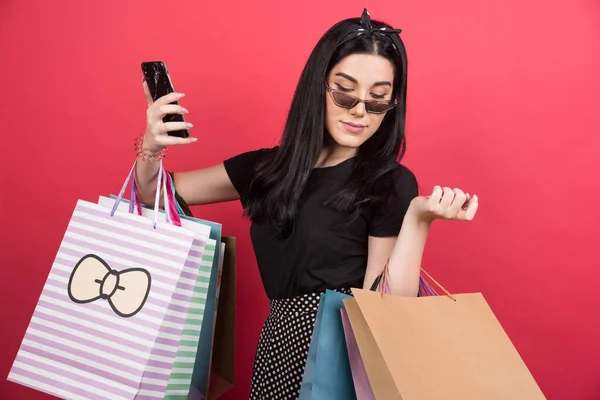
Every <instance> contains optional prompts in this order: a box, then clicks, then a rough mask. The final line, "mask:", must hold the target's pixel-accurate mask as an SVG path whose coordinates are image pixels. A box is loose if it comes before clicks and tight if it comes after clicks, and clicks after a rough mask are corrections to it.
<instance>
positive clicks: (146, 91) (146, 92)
mask: <svg viewBox="0 0 600 400" xmlns="http://www.w3.org/2000/svg"><path fill="white" fill-rule="evenodd" d="M142 87H143V88H144V96H145V97H146V101H147V102H148V107H150V106H151V105H152V104H153V103H154V100H152V95H151V94H150V89H149V88H148V82H146V80H145V79H144V80H143V81H142Z"/></svg>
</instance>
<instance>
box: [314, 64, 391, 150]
mask: <svg viewBox="0 0 600 400" xmlns="http://www.w3.org/2000/svg"><path fill="white" fill-rule="evenodd" d="M327 84H328V85H329V87H330V88H331V89H332V90H333V91H334V92H342V93H344V94H348V95H351V96H354V97H356V98H358V99H361V100H386V101H391V100H392V88H393V85H394V67H393V65H392V63H391V62H390V61H388V60H387V59H386V58H384V57H381V56H377V55H372V54H352V55H350V56H348V57H346V58H343V59H342V60H341V61H340V62H339V63H338V64H337V65H336V66H335V67H333V69H332V70H331V72H330V73H329V76H328V78H327ZM332 95H333V93H332V92H331V91H329V92H326V95H325V120H326V127H327V131H328V132H329V134H330V135H331V138H332V139H333V140H334V142H335V143H336V144H337V145H338V146H341V147H346V148H352V149H357V148H358V147H360V146H361V145H362V144H363V143H364V142H365V141H367V140H368V139H369V138H370V137H371V136H373V134H374V133H375V132H376V131H377V129H378V128H379V126H380V125H381V121H383V118H384V117H385V113H383V114H374V113H370V112H367V111H366V110H365V104H364V103H362V102H359V103H358V104H357V105H356V106H354V107H353V108H352V109H347V108H343V107H340V106H338V105H337V104H336V103H335V101H334V99H333V96H332ZM338 103H340V101H338Z"/></svg>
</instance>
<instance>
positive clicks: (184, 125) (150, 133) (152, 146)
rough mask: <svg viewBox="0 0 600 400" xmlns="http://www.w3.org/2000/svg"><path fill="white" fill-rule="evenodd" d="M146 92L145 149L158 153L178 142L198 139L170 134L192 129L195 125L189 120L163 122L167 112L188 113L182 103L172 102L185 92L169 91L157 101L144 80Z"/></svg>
mask: <svg viewBox="0 0 600 400" xmlns="http://www.w3.org/2000/svg"><path fill="white" fill-rule="evenodd" d="M143 86H144V94H145V95H146V100H147V101H148V110H146V132H145V134H144V142H143V145H142V147H143V150H144V151H147V152H151V153H158V152H160V151H161V150H162V149H164V148H165V147H166V146H172V145H177V144H189V143H193V142H195V141H197V140H198V139H197V138H193V137H188V138H180V137H175V136H169V135H168V134H167V132H169V131H177V130H184V129H190V128H192V127H193V125H192V124H190V123H189V122H163V120H162V119H163V117H164V116H165V115H167V114H182V115H183V114H187V113H188V110H186V109H185V108H184V107H182V106H181V105H177V104H170V103H172V102H174V101H177V100H180V99H181V98H182V97H183V96H184V95H183V93H175V92H173V93H169V94H167V95H165V96H163V97H160V98H159V99H157V100H156V101H153V100H152V95H151V94H150V90H149V89H148V84H147V83H146V81H145V80H144V82H143Z"/></svg>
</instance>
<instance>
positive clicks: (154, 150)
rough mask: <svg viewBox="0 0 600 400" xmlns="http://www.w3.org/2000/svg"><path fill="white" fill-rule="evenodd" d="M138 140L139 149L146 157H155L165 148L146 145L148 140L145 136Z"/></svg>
mask: <svg viewBox="0 0 600 400" xmlns="http://www.w3.org/2000/svg"><path fill="white" fill-rule="evenodd" d="M140 140H141V145H140V149H141V150H142V151H143V152H144V153H146V154H148V155H156V154H158V153H160V152H161V151H163V150H164V149H165V148H166V147H165V146H159V145H152V144H150V143H148V138H147V136H146V134H144V135H142V136H141V139H140Z"/></svg>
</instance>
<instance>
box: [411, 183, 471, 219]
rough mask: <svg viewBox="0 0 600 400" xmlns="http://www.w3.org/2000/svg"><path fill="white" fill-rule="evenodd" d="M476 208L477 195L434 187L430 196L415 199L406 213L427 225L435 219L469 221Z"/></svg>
mask: <svg viewBox="0 0 600 400" xmlns="http://www.w3.org/2000/svg"><path fill="white" fill-rule="evenodd" d="M478 207H479V199H478V198H477V195H474V196H470V195H469V194H467V193H465V192H463V191H462V190H460V189H450V188H448V187H445V188H443V189H442V188H441V187H440V186H435V187H434V188H433V192H432V193H431V195H429V196H418V197H415V198H414V199H413V200H412V202H411V203H410V207H409V209H408V212H409V213H411V214H413V215H414V216H415V217H416V218H417V219H419V220H420V221H424V222H428V223H431V222H432V221H433V220H435V219H445V220H458V221H471V220H473V218H475V214H476V213H477V208H478Z"/></svg>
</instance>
